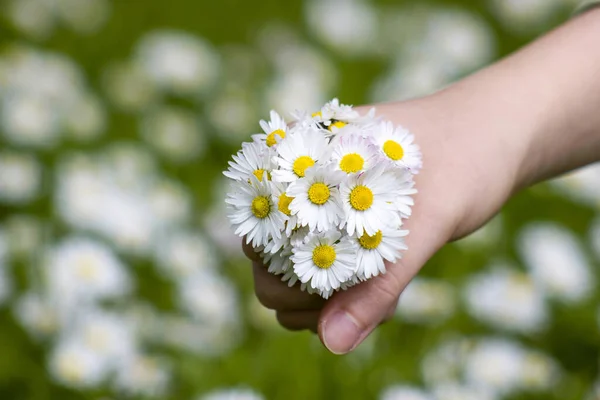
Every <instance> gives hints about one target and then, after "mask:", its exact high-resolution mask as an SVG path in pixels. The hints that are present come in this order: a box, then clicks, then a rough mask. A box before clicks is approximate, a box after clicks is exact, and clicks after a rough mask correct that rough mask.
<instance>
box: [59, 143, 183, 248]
mask: <svg viewBox="0 0 600 400" xmlns="http://www.w3.org/2000/svg"><path fill="white" fill-rule="evenodd" d="M57 179H58V183H57V190H56V191H55V197H56V201H55V206H56V207H57V210H58V213H59V215H60V216H61V217H62V218H63V219H64V220H65V221H66V222H68V223H69V224H70V225H71V226H72V227H75V228H79V229H83V230H89V231H93V232H96V233H99V234H101V235H102V236H104V237H106V238H107V239H109V240H110V241H111V242H113V243H114V244H115V245H116V246H117V247H119V249H120V250H122V251H124V252H128V253H131V254H135V255H150V254H152V253H153V249H154V246H155V244H156V243H155V242H156V241H157V240H159V239H160V238H162V236H163V233H164V231H165V230H167V229H170V228H172V227H173V226H176V225H178V224H180V223H182V222H183V221H185V220H187V219H189V217H190V215H191V198H190V195H189V193H188V192H187V191H186V190H185V189H184V188H183V187H182V186H181V185H179V184H178V183H176V182H172V181H170V180H168V179H166V178H163V177H160V176H157V174H156V165H155V162H154V159H153V158H152V157H150V156H149V155H148V154H147V153H145V152H143V151H140V150H135V148H134V147H132V146H129V145H124V144H121V145H114V146H113V147H112V148H111V149H109V150H108V151H107V152H105V153H101V155H100V156H94V157H86V156H83V155H74V156H68V157H64V159H63V160H62V162H61V164H60V165H59V168H58V171H57Z"/></svg>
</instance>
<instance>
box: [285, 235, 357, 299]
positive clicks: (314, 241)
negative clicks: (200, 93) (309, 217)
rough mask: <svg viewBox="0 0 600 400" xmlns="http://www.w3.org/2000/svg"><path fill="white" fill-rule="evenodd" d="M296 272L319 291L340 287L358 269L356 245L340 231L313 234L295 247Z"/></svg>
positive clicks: (303, 280) (304, 281) (302, 280)
mask: <svg viewBox="0 0 600 400" xmlns="http://www.w3.org/2000/svg"><path fill="white" fill-rule="evenodd" d="M292 252H293V253H294V254H293V255H292V257H291V260H292V262H293V263H294V272H295V273H296V275H298V279H300V281H301V282H302V283H309V282H310V287H312V288H313V289H317V290H319V291H329V290H332V289H339V288H340V286H341V285H342V283H344V282H347V281H350V280H351V279H352V276H353V275H354V273H355V270H356V246H355V244H354V243H353V242H352V240H351V239H350V238H349V237H347V236H345V237H342V234H341V233H340V232H339V231H337V230H332V231H328V232H322V233H318V234H315V235H312V236H310V238H309V239H308V240H307V242H306V243H305V244H303V245H302V246H299V247H296V248H293V249H292Z"/></svg>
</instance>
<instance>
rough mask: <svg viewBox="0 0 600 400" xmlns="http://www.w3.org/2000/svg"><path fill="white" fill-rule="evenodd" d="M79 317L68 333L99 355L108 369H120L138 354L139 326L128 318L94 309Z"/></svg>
mask: <svg viewBox="0 0 600 400" xmlns="http://www.w3.org/2000/svg"><path fill="white" fill-rule="evenodd" d="M78 314H79V316H78V317H77V318H76V321H75V323H74V326H72V327H70V328H68V329H69V330H70V331H69V332H68V333H67V334H68V335H72V336H73V338H75V340H77V341H80V342H82V343H83V344H84V345H85V346H86V347H87V348H89V349H91V351H93V352H95V353H97V355H98V357H99V358H100V359H102V360H104V362H105V363H106V364H107V365H108V366H110V367H111V368H117V367H119V365H120V364H121V363H124V362H126V361H127V360H129V359H130V358H132V357H133V356H134V355H135V354H136V350H137V339H136V334H135V330H134V329H135V327H134V326H133V321H132V320H130V319H129V318H127V315H120V314H117V313H112V312H106V311H102V310H100V309H98V308H94V307H92V308H89V309H87V310H86V311H85V312H78Z"/></svg>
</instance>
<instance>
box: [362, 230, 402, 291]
mask: <svg viewBox="0 0 600 400" xmlns="http://www.w3.org/2000/svg"><path fill="white" fill-rule="evenodd" d="M406 235H408V231H404V230H400V229H392V228H389V227H386V228H384V229H382V230H379V231H377V233H375V234H374V235H368V234H367V233H363V234H362V235H361V236H357V237H356V238H355V240H356V243H357V245H358V246H357V249H358V250H357V257H356V275H357V276H358V278H359V279H360V280H363V281H364V280H367V279H369V278H371V277H373V276H377V275H379V274H380V273H381V274H385V263H384V260H387V261H389V262H391V263H394V262H396V260H397V259H399V258H400V257H401V251H402V250H406V249H407V247H406V244H404V236H406Z"/></svg>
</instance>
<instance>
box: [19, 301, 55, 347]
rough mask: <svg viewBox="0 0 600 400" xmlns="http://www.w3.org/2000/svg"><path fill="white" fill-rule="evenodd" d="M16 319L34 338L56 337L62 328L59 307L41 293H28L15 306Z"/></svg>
mask: <svg viewBox="0 0 600 400" xmlns="http://www.w3.org/2000/svg"><path fill="white" fill-rule="evenodd" d="M13 313H14V315H15V317H16V319H17V320H18V321H19V322H20V323H21V325H22V326H23V327H24V328H25V329H26V330H27V332H28V333H29V334H30V335H31V336H33V337H34V338H39V339H43V338H46V337H49V336H52V335H54V334H55V333H56V332H57V331H58V330H59V328H60V324H61V318H60V316H59V310H58V307H57V305H56V304H55V303H54V302H53V301H52V299H48V298H46V297H44V296H42V295H41V294H39V293H34V292H26V293H25V294H23V295H22V296H21V297H20V298H19V299H18V300H17V301H16V303H15V304H14V308H13Z"/></svg>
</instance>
